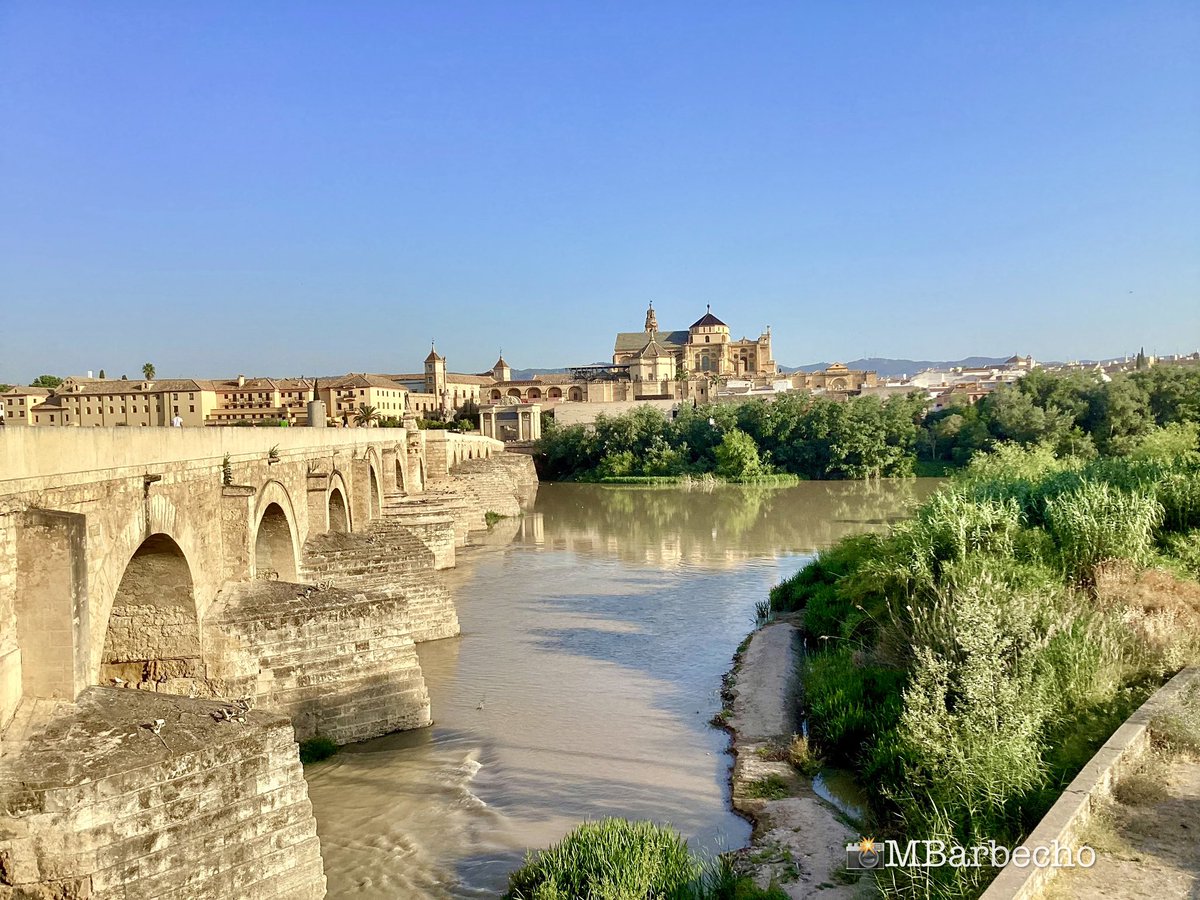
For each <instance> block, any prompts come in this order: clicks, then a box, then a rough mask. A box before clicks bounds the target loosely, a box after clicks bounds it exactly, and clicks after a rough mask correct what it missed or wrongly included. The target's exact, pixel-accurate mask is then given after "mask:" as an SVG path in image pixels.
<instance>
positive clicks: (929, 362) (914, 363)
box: [512, 356, 1009, 381]
mask: <svg viewBox="0 0 1200 900" xmlns="http://www.w3.org/2000/svg"><path fill="white" fill-rule="evenodd" d="M1008 358H1009V357H1007V356H968V357H966V358H965V359H951V360H934V359H888V358H886V357H878V356H873V357H871V358H870V359H852V360H850V361H849V362H848V363H846V368H848V369H860V370H865V371H868V372H870V371H875V372H878V373H879V374H880V375H882V376H884V377H886V378H890V377H892V376H894V375H909V376H911V375H916V374H917V373H918V372H920V371H922V370H924V369H948V368H952V367H954V366H963V367H965V368H975V367H982V366H998V365H1001V364H1002V363H1004V362H1005V361H1006V360H1007V359H1008ZM587 365H591V366H607V365H609V363H607V362H596V363H588V364H587ZM830 365H831V364H830V363H827V362H819V363H810V364H809V365H806V366H780V367H779V371H780V372H819V371H820V370H821V369H827V368H829V366H830ZM566 371H567V370H566V369H565V368H562V369H513V370H512V377H513V378H514V379H515V380H517V381H527V380H529V379H530V378H534V377H536V376H538V375H559V374H562V373H563V372H566Z"/></svg>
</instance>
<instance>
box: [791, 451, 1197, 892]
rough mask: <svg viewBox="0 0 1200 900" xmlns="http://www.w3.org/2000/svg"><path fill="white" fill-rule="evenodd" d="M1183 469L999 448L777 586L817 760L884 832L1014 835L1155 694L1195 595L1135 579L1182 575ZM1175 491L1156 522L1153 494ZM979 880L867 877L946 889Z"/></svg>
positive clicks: (1190, 552) (1163, 581) (1187, 562)
mask: <svg viewBox="0 0 1200 900" xmlns="http://www.w3.org/2000/svg"><path fill="white" fill-rule="evenodd" d="M1195 477H1196V469H1195V468H1194V463H1193V462H1192V461H1190V459H1189V458H1187V457H1185V458H1184V459H1182V460H1170V459H1163V458H1154V459H1148V458H1142V457H1138V458H1129V459H1120V458H1107V459H1106V458H1100V459H1094V460H1090V461H1089V460H1078V459H1060V458H1058V457H1057V456H1056V455H1055V454H1054V453H1053V452H1052V451H1051V450H1050V449H1049V448H1047V447H1045V446H1033V447H1030V448H1027V449H1025V450H1022V449H1019V448H1015V447H1007V448H1003V449H1001V450H1000V451H999V452H997V453H996V454H988V455H985V456H980V457H977V458H976V459H975V460H973V461H972V462H971V464H970V465H969V466H968V467H967V468H966V470H965V471H964V472H963V473H961V474H960V475H959V476H957V477H956V478H955V480H954V481H953V482H952V483H951V484H949V485H947V486H946V487H945V488H943V490H942V491H941V492H939V493H938V494H936V495H934V496H933V497H932V498H930V500H928V501H927V502H926V503H925V504H923V505H922V506H921V507H920V508H919V509H918V510H917V511H916V512H915V514H914V515H913V517H912V518H911V519H910V520H908V521H906V522H904V523H902V524H900V525H898V526H896V527H894V528H893V529H892V531H891V533H890V534H889V535H887V536H859V537H854V538H849V539H846V540H843V541H842V542H840V543H839V544H837V545H835V546H834V547H832V548H830V549H828V550H826V551H823V552H822V553H821V554H819V556H818V557H817V558H816V560H814V561H813V562H812V563H811V564H810V565H809V566H807V567H806V568H804V569H802V570H801V571H800V572H798V573H797V574H796V575H795V576H793V577H792V578H790V579H788V580H787V581H785V582H783V583H782V584H780V585H777V586H776V587H775V588H774V589H773V590H772V592H771V604H772V609H773V610H775V611H788V612H800V613H801V623H802V624H801V628H802V632H803V634H804V637H805V642H806V648H807V653H806V656H805V659H804V662H803V664H802V670H801V674H802V690H803V701H802V702H803V707H804V711H805V716H806V721H807V725H808V734H809V737H810V739H811V741H812V742H813V744H814V748H815V752H817V753H819V754H820V755H822V756H824V757H826V758H828V759H829V760H830V761H832V762H834V763H836V764H837V765H840V766H844V767H848V768H852V769H854V770H856V771H857V772H858V774H859V777H860V779H861V780H862V781H863V782H864V786H865V787H867V788H868V790H869V792H870V793H871V794H872V796H873V797H875V798H876V799H875V800H874V809H873V814H874V816H875V817H876V820H877V821H876V823H875V824H876V826H877V830H878V832H879V833H880V834H881V835H884V836H895V837H897V838H901V837H903V838H905V839H929V840H933V839H943V840H946V841H951V842H955V843H960V844H964V845H967V846H970V845H973V844H976V843H981V842H986V841H988V840H995V841H997V842H998V843H1003V844H1007V845H1009V846H1012V845H1015V844H1016V843H1018V842H1019V841H1020V840H1021V839H1023V837H1024V835H1025V834H1026V833H1027V832H1028V830H1029V829H1030V828H1031V827H1032V826H1033V825H1034V824H1035V823H1036V822H1037V821H1038V819H1039V818H1040V817H1041V816H1042V815H1043V814H1044V813H1045V811H1046V810H1047V809H1048V808H1049V807H1050V805H1051V804H1052V803H1053V801H1054V799H1055V798H1056V797H1057V795H1058V794H1059V793H1060V792H1061V790H1062V788H1063V787H1064V786H1065V785H1066V784H1067V783H1068V782H1069V780H1070V778H1071V777H1073V776H1074V774H1075V773H1076V772H1077V771H1078V769H1079V768H1080V767H1081V766H1082V765H1083V764H1084V763H1085V762H1086V761H1087V759H1089V758H1090V756H1091V755H1092V754H1093V753H1094V752H1095V750H1096V749H1097V747H1098V746H1099V745H1100V744H1101V743H1102V742H1103V741H1104V740H1105V739H1106V738H1107V737H1108V735H1109V734H1111V732H1112V731H1113V729H1114V728H1115V727H1116V726H1117V725H1119V724H1120V722H1121V721H1123V720H1124V718H1126V717H1127V716H1128V715H1129V714H1130V713H1131V712H1132V711H1133V709H1135V708H1136V706H1137V705H1138V703H1140V702H1141V700H1142V699H1144V698H1145V697H1146V696H1147V695H1148V694H1149V692H1150V691H1151V690H1153V688H1154V686H1155V685H1157V684H1158V683H1161V681H1162V679H1163V678H1165V677H1166V676H1167V675H1169V674H1170V673H1171V672H1173V671H1175V670H1177V669H1178V668H1179V667H1181V666H1182V665H1185V664H1187V663H1188V662H1190V661H1194V660H1196V659H1197V658H1198V657H1200V653H1198V652H1197V633H1196V632H1197V628H1196V623H1197V622H1200V586H1197V585H1195V584H1189V583H1182V582H1177V581H1176V580H1175V579H1174V576H1172V575H1170V574H1168V573H1167V572H1155V571H1148V572H1143V571H1142V570H1143V569H1144V567H1146V566H1150V565H1153V564H1156V563H1159V562H1163V561H1165V562H1167V563H1169V564H1170V566H1171V568H1172V569H1173V571H1175V572H1187V571H1196V568H1195V567H1196V566H1197V563H1198V562H1200V530H1195V529H1192V530H1181V524H1183V525H1186V523H1187V522H1189V521H1190V519H1188V518H1187V516H1188V515H1189V514H1190V513H1189V512H1188V510H1190V506H1189V505H1188V504H1189V503H1190V500H1189V499H1188V498H1189V497H1190V494H1189V493H1188V491H1190V489H1191V488H1190V485H1191V480H1192V479H1194V478H1195ZM1179 485H1184V486H1185V487H1183V488H1180V487H1179ZM1172 492H1175V493H1174V494H1173V493H1172ZM1177 495H1178V496H1182V497H1183V498H1184V499H1183V500H1182V501H1178V502H1176V506H1175V509H1177V510H1183V511H1184V512H1183V513H1177V514H1176V517H1175V518H1171V517H1169V516H1168V515H1167V514H1166V512H1165V506H1166V504H1165V503H1163V498H1164V497H1171V496H1177ZM991 874H993V873H991V872H990V871H983V870H977V871H963V870H953V869H950V868H948V867H946V868H943V869H939V870H928V869H922V870H912V871H908V872H899V873H896V872H891V873H888V875H887V877H886V879H885V881H884V882H881V883H882V884H883V886H884V887H885V890H886V891H887V892H889V893H894V894H897V895H905V896H946V897H960V896H972V895H974V894H975V893H977V892H978V890H979V889H980V887H981V886H982V885H983V884H984V883H985V882H986V881H987V880H988V879H990V877H991Z"/></svg>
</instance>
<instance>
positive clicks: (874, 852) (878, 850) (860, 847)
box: [846, 837, 885, 871]
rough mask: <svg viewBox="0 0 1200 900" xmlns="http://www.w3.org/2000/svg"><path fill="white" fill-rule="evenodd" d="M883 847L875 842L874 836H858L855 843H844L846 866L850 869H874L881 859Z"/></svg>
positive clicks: (880, 862) (882, 861) (881, 862)
mask: <svg viewBox="0 0 1200 900" xmlns="http://www.w3.org/2000/svg"><path fill="white" fill-rule="evenodd" d="M883 850H884V847H883V846H882V845H881V844H877V843H875V838H873V837H864V838H860V839H859V841H858V843H856V844H847V845H846V868H847V869H852V870H859V871H861V870H863V869H875V868H878V867H879V866H880V865H881V864H885V863H884V860H883Z"/></svg>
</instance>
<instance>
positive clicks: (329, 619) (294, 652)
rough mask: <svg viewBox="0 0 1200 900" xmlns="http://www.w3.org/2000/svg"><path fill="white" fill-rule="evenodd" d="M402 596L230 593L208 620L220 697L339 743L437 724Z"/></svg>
mask: <svg viewBox="0 0 1200 900" xmlns="http://www.w3.org/2000/svg"><path fill="white" fill-rule="evenodd" d="M408 619H409V614H408V608H407V603H406V601H405V600H404V598H403V597H382V596H377V595H367V594H364V593H361V592H360V593H351V592H348V591H342V590H337V589H335V588H328V587H318V586H314V585H304V584H289V583H287V582H263V581H259V582H253V583H250V584H242V585H238V586H236V587H233V588H230V589H229V590H228V591H226V592H223V593H222V596H221V597H220V599H219V600H218V601H217V603H216V605H215V606H214V607H213V609H212V611H211V613H210V615H209V618H208V620H207V621H206V622H205V645H206V647H207V648H208V651H209V675H210V678H211V681H212V683H213V686H214V690H215V691H216V692H217V693H221V694H224V696H229V697H253V698H254V704H255V706H261V707H268V708H271V709H277V710H281V711H283V712H286V713H287V714H288V715H290V716H291V718H292V723H293V725H294V727H295V729H296V736H297V738H298V739H299V740H305V739H307V738H309V737H313V736H314V735H318V734H319V735H323V736H325V737H329V738H331V739H332V740H334V741H337V742H338V743H339V744H344V743H349V742H351V741H360V740H365V739H366V738H371V737H377V736H379V735H381V734H387V733H389V732H392V731H397V730H400V729H405V728H421V727H424V726H425V725H428V724H429V723H430V710H429V694H428V692H427V691H426V689H425V679H424V678H423V677H422V675H421V666H420V661H419V660H418V658H417V652H416V645H415V644H414V643H413V639H412V635H411V634H410V633H409V630H408Z"/></svg>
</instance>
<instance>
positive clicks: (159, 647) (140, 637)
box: [97, 532, 203, 694]
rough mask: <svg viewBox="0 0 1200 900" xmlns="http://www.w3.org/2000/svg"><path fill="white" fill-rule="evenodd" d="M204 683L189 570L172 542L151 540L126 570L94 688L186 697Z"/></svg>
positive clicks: (157, 535)
mask: <svg viewBox="0 0 1200 900" xmlns="http://www.w3.org/2000/svg"><path fill="white" fill-rule="evenodd" d="M202 677H203V661H202V658H201V651H200V623H199V618H198V616H197V614H196V596H195V590H194V586H193V582H192V569H191V566H190V565H189V564H188V560H187V557H186V556H185V555H184V553H183V550H182V549H181V548H180V546H179V544H178V543H176V541H175V539H174V538H173V537H171V536H170V535H168V534H164V533H162V532H156V533H154V534H151V535H150V536H149V537H147V538H146V539H145V540H143V541H142V542H141V544H140V545H139V546H138V547H137V549H136V550H134V552H133V555H132V556H131V557H130V558H129V561H128V562H127V563H126V564H125V569H124V572H123V573H122V575H121V581H120V583H119V584H118V586H117V591H116V594H115V595H114V597H113V603H112V608H111V611H110V613H109V616H108V621H107V624H106V627H105V631H104V644H103V648H102V650H101V653H100V665H99V671H98V672H97V682H98V683H100V684H109V683H117V684H121V683H126V684H128V685H130V686H134V687H136V686H138V685H151V686H152V689H154V690H161V691H164V692H167V693H177V694H186V693H189V692H190V691H191V690H193V689H194V688H195V686H196V683H197V681H198V680H199V679H201V678H202Z"/></svg>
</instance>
